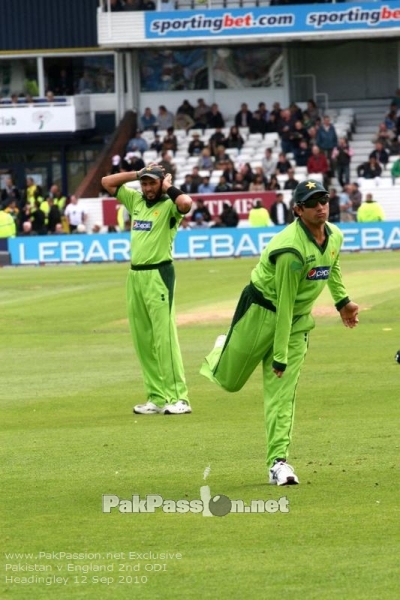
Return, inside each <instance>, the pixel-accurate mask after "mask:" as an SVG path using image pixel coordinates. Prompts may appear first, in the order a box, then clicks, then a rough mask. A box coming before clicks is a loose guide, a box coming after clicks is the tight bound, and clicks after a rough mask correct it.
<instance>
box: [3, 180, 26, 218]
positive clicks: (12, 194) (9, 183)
mask: <svg viewBox="0 0 400 600" xmlns="http://www.w3.org/2000/svg"><path fill="white" fill-rule="evenodd" d="M20 199H21V194H20V192H19V189H18V188H17V186H16V185H14V182H13V180H12V177H10V176H9V177H6V178H5V180H4V188H3V189H2V190H1V202H0V210H1V209H2V208H6V207H7V206H8V204H9V203H10V202H12V201H13V200H16V201H17V202H19V201H20Z"/></svg>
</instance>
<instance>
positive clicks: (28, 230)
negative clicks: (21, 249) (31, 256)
mask: <svg viewBox="0 0 400 600" xmlns="http://www.w3.org/2000/svg"><path fill="white" fill-rule="evenodd" d="M18 235H20V236H33V235H37V232H36V231H35V230H34V229H33V227H32V223H31V222H30V221H24V222H23V223H22V230H21V232H20V233H18Z"/></svg>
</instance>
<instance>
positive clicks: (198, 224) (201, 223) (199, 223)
mask: <svg viewBox="0 0 400 600" xmlns="http://www.w3.org/2000/svg"><path fill="white" fill-rule="evenodd" d="M209 227H210V225H209V224H208V223H207V221H205V220H204V217H203V215H201V214H200V213H197V214H196V218H195V219H194V221H193V223H191V225H190V228H191V229H208V228H209Z"/></svg>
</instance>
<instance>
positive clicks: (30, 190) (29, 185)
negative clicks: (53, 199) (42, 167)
mask: <svg viewBox="0 0 400 600" xmlns="http://www.w3.org/2000/svg"><path fill="white" fill-rule="evenodd" d="M36 189H37V186H36V183H35V180H34V179H33V177H27V178H26V191H25V197H26V201H27V202H29V204H31V205H32V206H33V203H34V201H35V196H34V194H35V191H36Z"/></svg>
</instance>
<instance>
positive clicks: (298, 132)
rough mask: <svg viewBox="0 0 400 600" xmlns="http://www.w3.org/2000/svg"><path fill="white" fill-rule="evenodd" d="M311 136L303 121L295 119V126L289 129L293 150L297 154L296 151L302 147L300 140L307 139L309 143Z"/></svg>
mask: <svg viewBox="0 0 400 600" xmlns="http://www.w3.org/2000/svg"><path fill="white" fill-rule="evenodd" d="M309 139H310V136H309V135H308V131H307V129H306V128H305V127H304V125H303V123H302V121H299V120H298V121H295V123H294V126H293V127H292V129H291V130H290V131H289V140H290V144H291V151H292V152H293V154H294V155H295V156H296V152H298V150H299V147H300V142H301V141H302V140H305V141H306V142H307V145H308V140H309Z"/></svg>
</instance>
